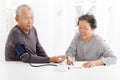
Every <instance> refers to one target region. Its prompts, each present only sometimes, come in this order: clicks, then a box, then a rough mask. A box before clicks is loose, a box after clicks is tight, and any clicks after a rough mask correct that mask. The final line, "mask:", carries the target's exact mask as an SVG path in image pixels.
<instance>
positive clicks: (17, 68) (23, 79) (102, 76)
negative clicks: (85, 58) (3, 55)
mask: <svg viewBox="0 0 120 80" xmlns="http://www.w3.org/2000/svg"><path fill="white" fill-rule="evenodd" d="M75 64H77V65H79V64H81V62H75ZM119 73H120V65H119V64H116V65H111V66H97V67H94V68H81V69H80V68H72V69H70V70H66V71H59V69H58V67H56V66H45V67H31V66H30V65H29V64H27V63H23V62H13V61H12V62H6V61H3V62H0V78H1V79H0V80H120V74H119Z"/></svg>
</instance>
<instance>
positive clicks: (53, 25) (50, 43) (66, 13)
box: [0, 0, 120, 60]
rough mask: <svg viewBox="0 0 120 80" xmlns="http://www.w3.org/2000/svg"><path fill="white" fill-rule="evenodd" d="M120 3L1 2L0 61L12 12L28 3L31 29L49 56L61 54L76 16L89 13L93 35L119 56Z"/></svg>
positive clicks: (95, 0)
mask: <svg viewBox="0 0 120 80" xmlns="http://www.w3.org/2000/svg"><path fill="white" fill-rule="evenodd" d="M119 3H120V2H119V0H34V1H33V0H0V15H1V16H0V32H1V34H0V59H2V60H4V46H5V41H6V38H7V36H8V33H9V31H10V29H11V28H12V27H13V26H14V25H15V24H16V22H15V20H14V17H15V9H16V7H17V6H19V5H20V4H29V5H30V6H31V7H32V8H33V10H34V13H35V22H34V26H35V28H36V29H37V31H38V35H39V40H40V43H41V44H42V46H43V48H44V49H45V50H46V52H47V54H48V55H49V56H52V55H59V54H64V53H65V51H66V49H67V48H68V46H69V44H70V42H71V40H72V38H73V36H74V34H75V33H76V28H77V26H76V22H77V18H78V16H80V15H82V14H84V13H86V12H91V13H93V14H94V15H95V16H96V18H97V21H98V28H97V29H96V33H98V34H99V35H100V36H102V37H103V38H104V39H105V40H107V41H108V43H109V44H110V46H111V47H112V49H113V50H114V51H115V54H116V55H117V56H119V54H120V51H119V50H120V31H119V29H120V28H119V25H120V23H119V22H118V21H119V18H120V16H119V14H120V11H119V7H120V5H119Z"/></svg>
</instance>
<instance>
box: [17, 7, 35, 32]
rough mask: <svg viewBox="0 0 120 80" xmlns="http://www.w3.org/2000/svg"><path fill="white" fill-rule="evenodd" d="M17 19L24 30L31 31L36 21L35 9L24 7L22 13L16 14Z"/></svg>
mask: <svg viewBox="0 0 120 80" xmlns="http://www.w3.org/2000/svg"><path fill="white" fill-rule="evenodd" d="M16 21H17V22H18V25H19V27H20V28H21V29H22V30H24V31H29V30H30V29H31V28H32V26H33V22H34V15H33V11H31V10H28V9H23V10H22V11H21V13H20V14H19V15H18V16H16Z"/></svg>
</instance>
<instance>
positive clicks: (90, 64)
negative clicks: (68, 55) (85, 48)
mask: <svg viewBox="0 0 120 80" xmlns="http://www.w3.org/2000/svg"><path fill="white" fill-rule="evenodd" d="M100 65H104V63H103V61H102V60H95V61H87V62H86V63H83V65H82V66H83V67H84V68H90V67H95V66H100Z"/></svg>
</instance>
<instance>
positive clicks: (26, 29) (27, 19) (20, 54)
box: [5, 5, 65, 63]
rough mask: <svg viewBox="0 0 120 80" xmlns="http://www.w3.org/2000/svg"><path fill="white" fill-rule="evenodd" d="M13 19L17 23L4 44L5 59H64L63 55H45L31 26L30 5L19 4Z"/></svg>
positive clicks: (25, 60) (56, 60)
mask: <svg viewBox="0 0 120 80" xmlns="http://www.w3.org/2000/svg"><path fill="white" fill-rule="evenodd" d="M15 20H16V22H17V23H18V24H17V25H16V26H15V27H13V28H12V30H11V31H10V33H9V36H8V39H7V42H6V46H5V60H6V61H23V62H26V63H28V62H30V63H49V62H55V63H61V62H62V61H64V60H65V56H53V57H48V56H47V54H46V52H45V51H44V49H43V48H42V46H41V44H40V42H39V39H38V36H37V31H36V29H35V28H34V27H33V22H34V13H33V10H32V8H31V7H30V6H28V5H20V6H19V7H18V8H17V10H16V17H15Z"/></svg>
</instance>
